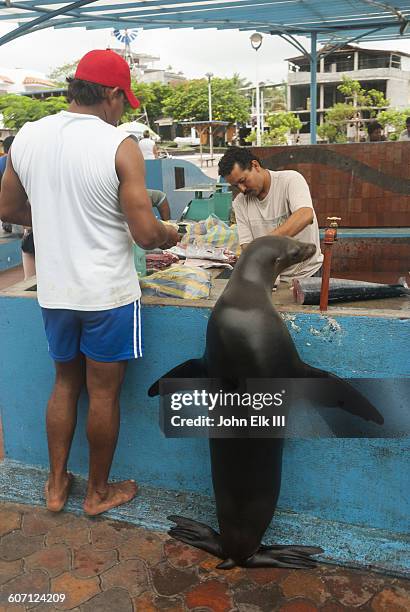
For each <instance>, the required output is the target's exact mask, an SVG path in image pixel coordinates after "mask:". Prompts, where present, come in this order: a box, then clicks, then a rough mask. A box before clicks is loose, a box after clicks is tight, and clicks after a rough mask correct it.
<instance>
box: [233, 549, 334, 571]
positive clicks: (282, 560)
mask: <svg viewBox="0 0 410 612" xmlns="http://www.w3.org/2000/svg"><path fill="white" fill-rule="evenodd" d="M322 552H323V550H322V549H321V548H319V547H316V546H286V545H282V546H280V545H276V546H264V545H261V547H260V548H259V550H258V551H257V552H256V553H255V554H254V555H252V556H251V557H249V558H248V559H246V560H245V561H244V562H242V563H240V564H238V565H240V566H241V567H278V568H283V569H285V568H286V569H310V568H313V567H315V566H316V565H317V561H316V559H312V558H311V555H318V554H320V553H322Z"/></svg>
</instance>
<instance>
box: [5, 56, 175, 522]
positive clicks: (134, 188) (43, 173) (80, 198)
mask: <svg viewBox="0 0 410 612" xmlns="http://www.w3.org/2000/svg"><path fill="white" fill-rule="evenodd" d="M68 98H69V100H70V102H71V103H70V106H69V108H68V110H67V111H61V112H60V113H57V114H56V115H50V116H48V117H44V118H43V119H40V120H39V121H35V122H32V123H26V124H25V125H24V126H23V127H22V129H21V130H20V132H19V133H18V134H17V136H16V138H15V140H14V142H13V146H12V149H11V153H10V155H9V159H8V161H7V167H6V172H5V174H4V177H3V183H2V189H1V193H0V216H1V217H2V218H3V219H4V220H5V221H9V222H10V223H19V224H21V225H24V226H30V227H33V231H34V242H35V249H36V267H37V297H38V301H39V304H40V306H41V311H42V315H43V320H44V326H45V331H46V335H47V340H48V344H49V352H50V355H51V357H52V358H53V359H54V362H55V368H56V380H55V385H54V388H53V391H52V394H51V397H50V400H49V403H48V408H47V437H48V446H49V458H50V474H49V478H48V481H47V483H46V487H45V494H46V502H47V508H48V509H49V510H51V511H54V512H58V511H60V510H62V508H63V507H64V504H65V502H66V500H67V497H68V494H69V490H70V485H71V480H72V476H71V474H70V473H69V472H68V471H67V461H68V456H69V451H70V446H71V441H72V438H73V435H74V430H75V426H76V418H77V402H78V398H79V395H80V392H81V389H82V388H83V386H86V387H87V391H88V397H89V411H88V423H87V438H88V442H89V446H90V460H89V477H88V488H87V495H86V498H85V500H84V510H85V512H86V513H87V514H89V515H96V514H100V513H101V512H105V511H106V510H109V509H110V508H113V507H115V506H118V505H120V504H123V503H126V502H127V501H129V500H131V499H132V498H133V497H134V496H135V494H136V491H137V485H136V484H135V482H134V481H132V480H126V481H123V482H118V483H111V484H109V483H108V476H109V472H110V468H111V463H112V459H113V455H114V451H115V447H116V444H117V437H118V431H119V419H120V417H119V414H120V412H119V396H120V391H121V385H122V382H123V379H124V375H125V369H126V364H127V360H128V359H136V358H139V357H141V356H142V341H141V315H140V295H141V290H140V287H139V283H138V277H137V274H136V271H135V268H134V259H133V247H132V245H133V241H135V242H136V243H137V244H138V245H140V246H141V247H142V248H145V249H150V248H155V247H163V248H169V247H170V246H173V245H175V244H176V243H177V241H178V234H177V232H176V231H175V230H174V229H173V228H172V227H171V226H167V225H165V224H163V223H161V222H160V221H158V220H157V219H156V218H155V216H154V215H153V212H152V204H151V200H150V198H149V197H148V194H147V191H146V189H145V175H144V160H143V158H142V155H141V152H140V150H139V148H138V145H137V143H136V142H135V141H134V140H133V139H132V138H131V137H129V135H128V134H127V133H126V132H123V133H121V132H120V131H119V130H117V129H116V127H115V126H116V125H117V123H118V121H119V119H120V117H121V116H122V114H123V112H124V105H125V102H126V101H128V103H129V104H130V105H131V106H132V107H133V108H136V107H137V106H138V104H139V102H138V100H137V99H136V98H135V96H134V94H133V93H132V90H131V79H130V71H129V67H128V64H127V62H126V61H125V60H124V59H123V58H121V57H120V56H119V55H117V54H116V53H114V52H113V51H109V50H104V51H103V50H95V51H90V52H89V53H87V54H86V55H85V56H84V57H83V58H82V59H81V60H80V62H79V64H78V67H77V70H76V73H75V76H74V79H69V86H68ZM29 202H30V204H29Z"/></svg>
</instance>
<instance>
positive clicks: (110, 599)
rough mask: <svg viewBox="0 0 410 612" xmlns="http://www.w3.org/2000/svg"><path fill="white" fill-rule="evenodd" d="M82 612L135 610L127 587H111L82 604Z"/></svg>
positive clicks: (126, 611)
mask: <svg viewBox="0 0 410 612" xmlns="http://www.w3.org/2000/svg"><path fill="white" fill-rule="evenodd" d="M80 610H81V612H108V611H109V610H113V611H114V612H133V605H132V601H131V597H130V596H129V594H128V593H127V591H126V590H125V589H118V588H115V589H109V590H108V591H103V592H102V593H98V595H96V596H95V597H93V598H92V599H90V600H89V601H87V602H86V603H84V604H82V606H81V607H80Z"/></svg>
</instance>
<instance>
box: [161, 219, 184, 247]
mask: <svg viewBox="0 0 410 612" xmlns="http://www.w3.org/2000/svg"><path fill="white" fill-rule="evenodd" d="M163 225H164V226H165V228H166V230H167V234H168V235H167V239H166V241H165V242H164V244H161V246H160V248H161V249H170V248H171V247H173V246H175V245H176V244H177V242H179V241H180V240H181V236H180V235H179V234H178V232H177V230H176V229H175V228H174V227H172V225H166V224H165V223H164V224H163Z"/></svg>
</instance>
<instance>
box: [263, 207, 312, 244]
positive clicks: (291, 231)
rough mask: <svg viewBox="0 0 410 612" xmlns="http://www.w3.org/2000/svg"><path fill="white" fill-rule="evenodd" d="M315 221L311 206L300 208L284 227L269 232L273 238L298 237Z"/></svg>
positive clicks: (283, 224) (287, 220) (280, 226)
mask: <svg viewBox="0 0 410 612" xmlns="http://www.w3.org/2000/svg"><path fill="white" fill-rule="evenodd" d="M312 221H313V210H312V208H310V207H309V206H306V207H303V208H298V209H297V210H296V211H295V212H294V213H292V214H291V215H290V217H288V218H287V219H286V221H285V222H284V223H282V225H279V226H278V227H276V228H275V229H274V230H272V231H271V232H269V234H270V235H271V236H290V237H291V238H292V236H296V234H299V232H301V231H302V230H303V229H305V227H307V226H308V225H310V224H311V223H312Z"/></svg>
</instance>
